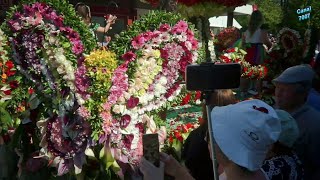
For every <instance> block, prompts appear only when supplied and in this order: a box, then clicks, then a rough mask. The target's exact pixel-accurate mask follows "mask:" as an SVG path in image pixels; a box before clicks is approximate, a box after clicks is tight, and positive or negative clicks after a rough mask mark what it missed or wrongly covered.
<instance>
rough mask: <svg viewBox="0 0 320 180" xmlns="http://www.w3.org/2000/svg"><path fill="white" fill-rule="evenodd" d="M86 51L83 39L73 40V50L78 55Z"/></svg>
mask: <svg viewBox="0 0 320 180" xmlns="http://www.w3.org/2000/svg"><path fill="white" fill-rule="evenodd" d="M83 51H84V48H83V45H82V42H81V41H75V42H73V46H72V52H73V53H74V54H76V55H80V54H81V53H82V52H83Z"/></svg>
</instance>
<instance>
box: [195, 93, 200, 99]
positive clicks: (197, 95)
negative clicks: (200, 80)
mask: <svg viewBox="0 0 320 180" xmlns="http://www.w3.org/2000/svg"><path fill="white" fill-rule="evenodd" d="M200 98H201V91H197V92H196V99H195V100H198V99H200Z"/></svg>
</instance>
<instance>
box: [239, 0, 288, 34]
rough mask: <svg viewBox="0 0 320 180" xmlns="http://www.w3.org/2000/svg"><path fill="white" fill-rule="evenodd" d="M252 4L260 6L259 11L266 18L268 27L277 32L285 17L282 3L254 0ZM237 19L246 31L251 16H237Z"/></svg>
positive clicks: (272, 0)
mask: <svg viewBox="0 0 320 180" xmlns="http://www.w3.org/2000/svg"><path fill="white" fill-rule="evenodd" d="M252 4H257V5H258V8H259V10H260V11H261V12H262V14H263V16H264V19H265V25H266V26H267V27H268V29H269V31H273V32H276V30H277V29H278V28H279V25H280V23H281V20H282V17H283V13H282V9H281V6H280V2H279V1H275V0H254V1H253V2H252ZM235 19H236V20H237V21H238V22H239V23H240V24H241V26H242V27H243V28H244V29H246V28H247V27H248V22H249V19H250V15H241V16H235Z"/></svg>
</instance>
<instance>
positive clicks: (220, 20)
mask: <svg viewBox="0 0 320 180" xmlns="http://www.w3.org/2000/svg"><path fill="white" fill-rule="evenodd" d="M227 21H228V16H217V17H211V18H209V23H210V27H227ZM233 26H234V27H236V28H238V29H241V28H242V26H241V25H240V24H239V23H238V21H236V20H235V19H233Z"/></svg>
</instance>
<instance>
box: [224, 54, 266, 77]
mask: <svg viewBox="0 0 320 180" xmlns="http://www.w3.org/2000/svg"><path fill="white" fill-rule="evenodd" d="M246 54H247V53H246V52H245V51H244V50H242V49H239V48H231V49H227V50H226V51H225V52H224V54H223V55H221V56H220V57H219V60H220V62H222V63H239V64H240V65H241V67H242V74H241V77H243V78H248V79H263V78H265V77H266V76H267V73H268V69H267V67H266V66H264V65H251V64H250V63H249V62H247V61H245V59H244V57H245V55H246Z"/></svg>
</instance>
